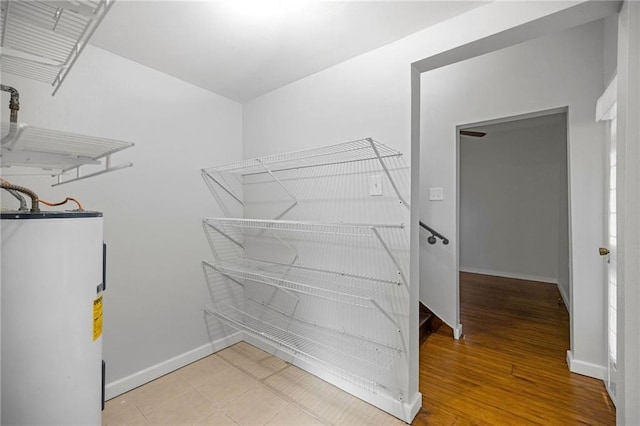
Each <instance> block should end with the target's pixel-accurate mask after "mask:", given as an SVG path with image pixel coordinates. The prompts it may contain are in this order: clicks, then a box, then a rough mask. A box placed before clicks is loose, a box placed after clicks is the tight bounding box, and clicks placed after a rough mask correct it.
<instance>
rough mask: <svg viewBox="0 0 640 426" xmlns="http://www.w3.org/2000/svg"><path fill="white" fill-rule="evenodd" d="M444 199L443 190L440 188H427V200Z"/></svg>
mask: <svg viewBox="0 0 640 426" xmlns="http://www.w3.org/2000/svg"><path fill="white" fill-rule="evenodd" d="M442 200H444V191H443V190H442V188H429V201H442Z"/></svg>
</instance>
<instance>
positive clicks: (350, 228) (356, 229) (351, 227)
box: [202, 218, 404, 237]
mask: <svg viewBox="0 0 640 426" xmlns="http://www.w3.org/2000/svg"><path fill="white" fill-rule="evenodd" d="M202 222H203V223H204V224H206V225H209V226H211V227H213V228H219V227H231V228H242V229H256V230H271V231H286V232H300V233H309V234H331V235H345V236H352V237H374V234H373V232H372V230H373V229H382V228H395V229H403V228H404V225H403V224H401V223H399V224H369V223H367V224H359V223H318V222H309V221H296V220H271V219H269V220H267V219H240V218H204V219H203V220H202Z"/></svg>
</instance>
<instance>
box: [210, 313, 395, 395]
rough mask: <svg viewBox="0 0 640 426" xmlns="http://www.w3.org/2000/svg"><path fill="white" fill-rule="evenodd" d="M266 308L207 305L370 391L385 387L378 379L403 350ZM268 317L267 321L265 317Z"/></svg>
mask: <svg viewBox="0 0 640 426" xmlns="http://www.w3.org/2000/svg"><path fill="white" fill-rule="evenodd" d="M267 309H268V308H265V309H260V307H257V308H256V307H255V306H254V307H252V308H251V310H252V313H251V314H250V313H247V312H243V311H241V310H239V309H236V308H234V307H233V306H231V305H228V304H225V303H219V304H217V305H216V306H215V307H212V306H205V312H206V313H207V314H209V315H212V316H213V317H215V318H217V319H218V320H220V321H222V322H223V323H225V324H227V325H229V326H231V327H233V328H235V329H237V330H240V331H243V332H245V333H247V334H249V335H251V336H253V337H255V338H257V339H259V340H261V341H264V342H266V343H268V344H271V345H273V346H274V347H276V348H277V349H279V350H281V351H283V352H284V353H287V354H289V355H292V356H295V357H299V358H302V359H304V360H305V361H307V362H310V363H312V364H316V365H320V366H321V367H323V369H325V370H327V371H329V372H330V373H332V374H334V375H335V376H337V377H340V378H342V379H343V380H346V381H348V382H351V383H354V384H357V385H358V386H360V387H363V388H365V389H368V390H369V391H371V392H378V391H379V390H380V389H381V388H382V389H384V388H386V386H383V385H381V384H380V383H379V382H378V379H379V378H380V377H382V376H383V375H384V374H385V373H387V374H388V372H389V371H390V366H391V364H392V363H393V361H394V359H395V358H396V357H398V356H400V355H402V353H403V352H402V351H401V350H399V349H394V348H390V347H388V346H385V345H378V344H375V343H372V342H369V341H366V340H362V339H358V338H357V337H353V336H349V335H347V334H341V333H339V332H335V331H334V330H330V329H322V328H319V327H318V326H314V325H310V324H308V323H305V322H303V321H299V320H296V319H295V318H293V317H288V316H283V315H279V314H278V313H274V311H272V310H268V311H267ZM265 316H266V317H268V320H267V321H265V320H264V319H263V318H265ZM309 336H313V337H309ZM371 354H375V357H371ZM363 355H364V356H363Z"/></svg>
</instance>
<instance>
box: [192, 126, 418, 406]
mask: <svg viewBox="0 0 640 426" xmlns="http://www.w3.org/2000/svg"><path fill="white" fill-rule="evenodd" d="M409 172H410V170H409V167H408V166H407V165H406V163H405V162H404V159H403V158H402V153H400V152H399V151H396V150H394V149H392V148H389V147H387V146H385V145H383V144H381V143H379V142H377V141H375V140H373V139H371V138H365V139H360V140H356V141H351V142H346V143H341V144H336V145H330V146H325V147H322V148H315V149H308V150H302V151H296V152H289V153H284V154H279V155H271V156H266V157H261V158H254V159H250V160H246V161H240V162H235V163H231V164H225V165H221V166H217V167H211V168H206V169H202V170H201V173H202V177H203V179H204V181H205V183H206V184H207V186H208V187H209V190H210V191H211V193H212V195H213V196H214V198H215V199H216V201H217V202H218V206H219V207H220V209H221V211H222V214H223V216H226V217H221V218H204V219H203V220H202V226H203V230H204V232H205V235H206V237H207V239H208V242H209V245H210V248H211V252H212V254H213V258H214V259H213V260H211V261H203V262H202V267H203V272H204V276H205V280H206V283H207V287H208V290H209V295H210V297H211V301H212V304H211V305H208V306H207V308H206V313H207V315H208V316H209V317H208V318H212V323H214V324H215V326H214V328H213V329H215V330H225V329H228V330H229V331H225V332H220V334H216V335H215V336H216V339H217V338H224V337H225V336H226V335H228V334H227V333H231V332H235V330H240V331H242V332H243V333H245V335H247V336H252V337H253V338H255V339H258V340H260V341H262V342H264V343H266V344H267V345H269V346H271V347H273V348H274V349H275V350H276V351H280V353H282V354H288V355H290V356H292V357H294V359H295V360H300V361H303V362H306V363H310V364H314V365H315V366H316V367H318V368H319V370H321V371H323V372H325V371H326V372H328V373H330V374H333V375H335V376H336V377H338V378H341V379H343V380H346V381H348V382H350V383H353V384H356V385H358V386H359V387H361V388H364V389H366V390H369V391H371V392H373V393H379V392H380V391H381V390H384V393H385V397H391V398H392V399H393V400H394V401H395V402H394V403H400V404H402V403H403V402H402V401H403V398H404V397H403V395H406V394H407V391H408V388H407V386H408V383H409V381H408V374H409V373H408V372H409V357H408V353H407V350H408V347H409V346H408V345H407V343H408V342H410V341H411V339H414V338H416V336H413V335H411V333H410V330H411V326H410V318H409V315H410V314H409V312H410V309H409V307H410V303H411V300H410V291H409V285H410V283H409V280H408V273H409V229H408V228H407V226H405V223H407V222H408V221H409V213H410V211H409V204H408V203H407V202H406V199H407V197H408V193H409V191H408V189H409V187H410V177H409V176H410V173H409ZM382 185H384V187H385V190H384V191H383V190H382V188H381V187H382ZM218 320H219V321H218ZM416 320H417V319H416ZM231 330H234V331H231ZM212 340H213V339H212ZM336 383H339V381H338V382H336ZM346 388H350V386H348V387H346ZM358 393H359V392H358ZM359 394H360V393H359ZM360 395H362V394H360Z"/></svg>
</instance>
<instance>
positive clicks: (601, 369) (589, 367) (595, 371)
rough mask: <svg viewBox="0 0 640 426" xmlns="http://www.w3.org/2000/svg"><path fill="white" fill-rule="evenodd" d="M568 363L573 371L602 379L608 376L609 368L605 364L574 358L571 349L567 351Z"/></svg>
mask: <svg viewBox="0 0 640 426" xmlns="http://www.w3.org/2000/svg"><path fill="white" fill-rule="evenodd" d="M567 365H568V366H569V371H571V372H572V373H577V374H581V375H583V376H588V377H593V378H594V379H600V380H604V379H605V377H606V372H607V370H606V368H605V366H603V365H598V364H592V363H590V362H586V361H580V360H577V359H574V358H573V353H572V352H571V351H567Z"/></svg>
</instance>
